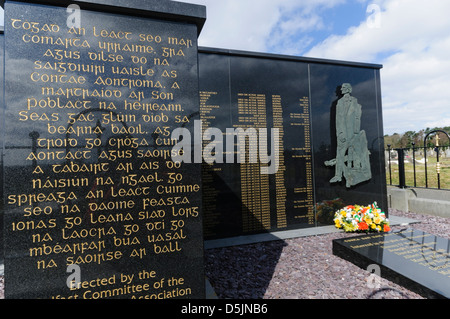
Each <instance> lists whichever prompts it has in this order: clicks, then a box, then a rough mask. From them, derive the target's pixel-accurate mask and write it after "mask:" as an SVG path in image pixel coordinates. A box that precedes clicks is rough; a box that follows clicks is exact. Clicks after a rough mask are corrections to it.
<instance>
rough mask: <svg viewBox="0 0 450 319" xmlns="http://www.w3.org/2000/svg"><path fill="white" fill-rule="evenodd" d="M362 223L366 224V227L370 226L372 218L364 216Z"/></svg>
mask: <svg viewBox="0 0 450 319" xmlns="http://www.w3.org/2000/svg"><path fill="white" fill-rule="evenodd" d="M364 221H365V222H366V224H367V225H371V224H372V218H370V217H369V216H365V217H364Z"/></svg>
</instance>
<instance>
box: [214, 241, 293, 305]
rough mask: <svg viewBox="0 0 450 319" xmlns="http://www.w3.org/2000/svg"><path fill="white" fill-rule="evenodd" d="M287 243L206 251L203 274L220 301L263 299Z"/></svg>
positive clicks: (250, 245)
mask: <svg viewBox="0 0 450 319" xmlns="http://www.w3.org/2000/svg"><path fill="white" fill-rule="evenodd" d="M286 245H287V244H286V243H285V242H284V241H282V240H276V241H271V242H264V243H256V244H249V245H243V246H234V247H224V248H215V249H209V250H206V251H205V271H206V276H207V277H208V279H209V280H210V282H211V285H212V287H213V288H214V291H215V293H216V295H217V297H218V298H219V299H262V298H263V297H264V294H265V292H266V290H267V288H268V286H269V284H270V281H271V279H272V276H273V274H274V272H275V267H276V265H277V263H278V260H279V258H280V256H281V253H282V251H283V247H285V246H286Z"/></svg>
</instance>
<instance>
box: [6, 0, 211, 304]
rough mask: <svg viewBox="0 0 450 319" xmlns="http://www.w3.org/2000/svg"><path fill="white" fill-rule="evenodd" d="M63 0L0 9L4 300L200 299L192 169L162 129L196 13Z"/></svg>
mask: <svg viewBox="0 0 450 319" xmlns="http://www.w3.org/2000/svg"><path fill="white" fill-rule="evenodd" d="M30 2H31V3H30ZM76 3H77V4H78V7H77V6H75V7H74V6H71V7H69V8H67V6H69V5H70V4H71V3H70V2H68V1H28V3H23V2H16V1H7V2H6V4H5V12H6V17H5V37H6V62H5V63H6V90H5V92H6V108H5V109H4V110H5V117H2V120H3V118H4V119H5V127H4V128H5V135H4V136H5V145H6V150H5V152H4V157H3V159H4V162H3V164H4V189H5V247H6V250H5V277H6V282H5V285H6V287H5V295H6V298H79V299H81V298H86V299H97V298H148V299H162V298H202V297H204V294H205V292H204V289H205V285H204V272H203V236H202V217H201V211H202V203H201V183H200V180H199V179H198V176H199V175H200V173H201V167H200V164H186V165H185V164H181V165H178V164H177V163H174V162H173V161H172V159H171V155H172V154H171V151H172V147H173V145H174V143H175V141H174V140H172V139H171V137H170V133H169V132H171V131H172V130H173V129H175V128H176V127H179V126H181V125H183V126H184V127H186V128H188V129H192V123H190V122H189V118H190V116H191V115H192V114H195V113H196V114H198V105H199V100H198V74H197V36H198V34H199V32H200V30H201V26H202V25H203V23H204V21H205V17H206V14H205V8H204V7H203V6H197V5H190V4H184V3H179V2H175V1H147V0H146V1H141V0H133V1H105V0H98V1H95V0H93V1H77V2H76Z"/></svg>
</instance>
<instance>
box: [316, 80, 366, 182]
mask: <svg viewBox="0 0 450 319" xmlns="http://www.w3.org/2000/svg"><path fill="white" fill-rule="evenodd" d="M341 93H342V97H341V98H340V99H339V100H338V102H337V105H336V137H337V150H336V158H335V159H332V160H331V161H327V162H325V165H327V166H335V175H334V177H333V178H332V179H331V180H330V183H336V182H340V181H342V176H344V177H345V180H346V186H347V187H351V186H354V185H357V184H359V183H361V182H364V181H367V180H370V179H371V178H372V173H371V169H370V161H369V155H370V152H369V150H368V149H367V138H366V132H365V131H364V130H362V131H361V130H360V128H361V114H362V110H361V105H360V104H358V100H357V99H356V98H355V97H353V96H351V93H352V86H351V85H350V84H349V83H344V84H342V86H341Z"/></svg>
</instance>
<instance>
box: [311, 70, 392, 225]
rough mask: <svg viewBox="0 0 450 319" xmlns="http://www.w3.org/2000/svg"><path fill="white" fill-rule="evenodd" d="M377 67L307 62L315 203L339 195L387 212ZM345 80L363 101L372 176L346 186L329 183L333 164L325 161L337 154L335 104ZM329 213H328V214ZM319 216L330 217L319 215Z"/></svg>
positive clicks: (349, 202)
mask: <svg viewBox="0 0 450 319" xmlns="http://www.w3.org/2000/svg"><path fill="white" fill-rule="evenodd" d="M379 73H380V72H379V69H377V68H368V67H353V66H347V65H332V64H321V63H311V64H310V74H311V101H312V102H311V117H312V123H313V124H312V136H313V149H314V185H315V197H316V202H317V203H324V202H327V201H330V200H334V199H341V200H342V202H343V204H344V205H353V204H358V205H368V204H371V203H373V202H377V204H378V206H379V207H380V208H381V209H382V210H383V211H384V212H385V213H388V211H387V209H388V205H387V192H386V182H385V181H386V173H385V164H384V163H385V161H384V140H383V135H384V133H383V117H382V107H381V95H380V75H379ZM343 83H349V84H351V86H352V88H353V92H352V96H353V97H355V98H357V100H358V103H359V104H360V105H361V106H362V108H361V111H362V115H361V130H364V131H365V133H366V136H367V148H368V150H369V152H370V155H369V158H370V167H371V173H372V178H371V179H370V180H369V181H366V182H363V183H360V184H358V185H356V186H352V187H350V188H348V187H347V186H346V181H345V179H343V180H342V182H338V183H330V180H331V179H332V178H333V176H334V173H335V169H334V167H327V166H326V165H324V163H325V161H328V160H331V159H333V158H335V157H336V149H337V136H336V123H335V118H336V104H337V101H338V99H339V98H340V97H341V92H340V90H341V86H342V84H343ZM331 217H332V216H331ZM321 219H322V220H323V221H326V220H327V219H328V220H330V216H328V217H325V216H324V217H323V218H322V217H321Z"/></svg>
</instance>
